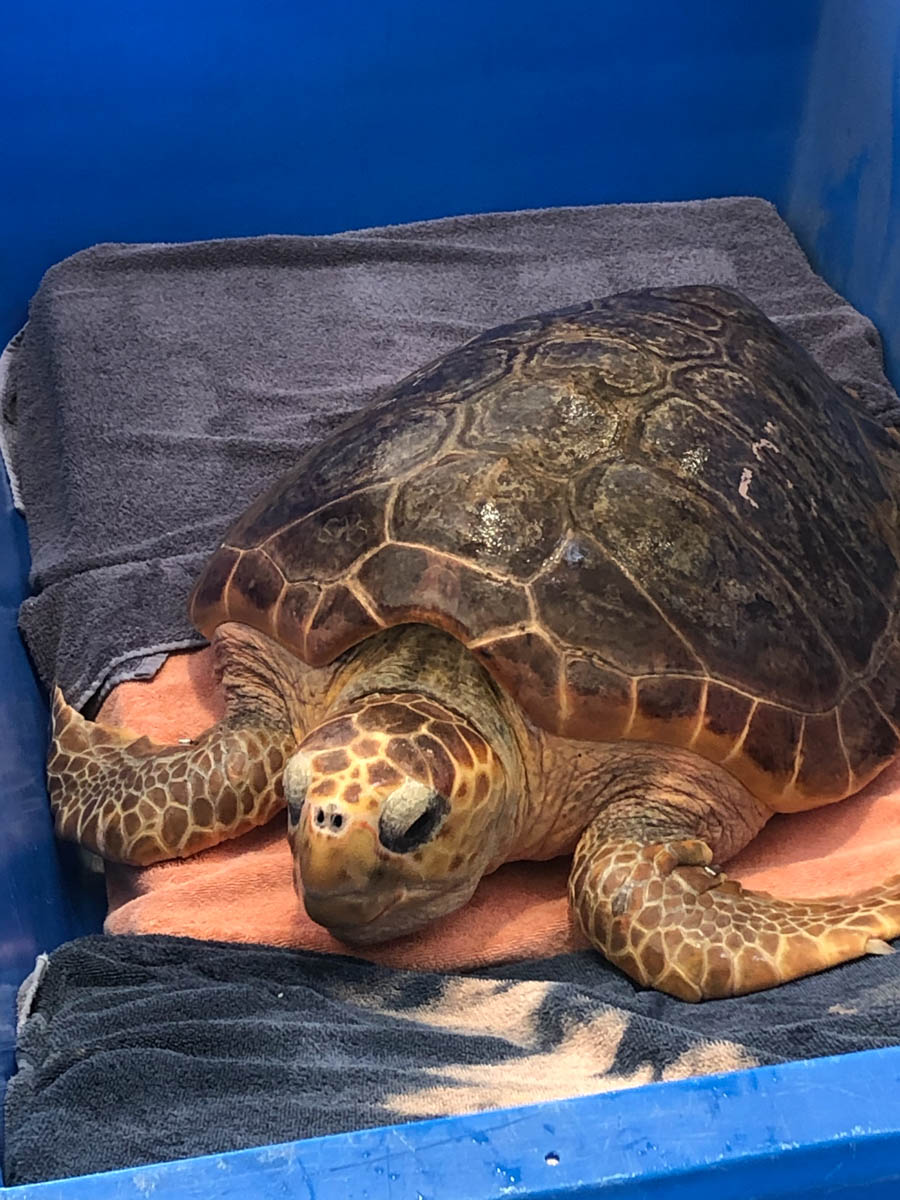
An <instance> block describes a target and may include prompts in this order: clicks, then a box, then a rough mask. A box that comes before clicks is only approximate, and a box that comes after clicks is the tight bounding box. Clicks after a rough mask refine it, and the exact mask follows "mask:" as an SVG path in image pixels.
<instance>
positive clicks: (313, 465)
mask: <svg viewBox="0 0 900 1200" xmlns="http://www.w3.org/2000/svg"><path fill="white" fill-rule="evenodd" d="M898 446H900V441H898V437H897V434H896V433H895V431H893V430H892V429H887V430H886V429H884V428H882V427H881V426H880V425H878V424H876V423H875V422H873V421H872V420H871V419H870V418H869V417H867V415H866V413H865V412H864V411H863V410H862V408H861V406H860V405H859V404H857V403H856V402H855V401H854V400H853V399H852V398H851V397H849V396H848V395H847V394H846V393H845V392H843V391H842V390H841V389H840V388H839V387H838V386H837V385H836V384H835V383H833V382H832V381H831V380H830V379H828V378H827V377H826V375H825V374H823V372H822V371H821V370H820V369H819V367H818V366H817V365H816V364H815V362H814V361H813V360H812V359H811V358H810V356H809V355H808V354H807V353H806V352H805V351H804V350H802V349H801V348H800V347H799V346H798V345H797V344H796V343H795V342H793V341H792V340H791V339H790V338H789V337H787V336H786V335H785V334H784V333H782V332H781V331H780V330H779V329H778V328H777V327H776V326H775V325H774V324H772V323H771V322H770V321H769V320H768V319H767V318H766V317H765V316H764V315H763V314H762V313H761V312H760V311H759V309H758V308H756V307H755V306H754V305H753V304H751V303H749V302H748V301H747V300H745V299H744V298H742V297H741V296H739V295H737V294H735V293H733V292H731V291H727V290H723V289H720V288H716V287H699V286H691V287H680V288H668V289H653V290H646V291H635V292H629V293H624V294H622V295H617V296H613V297H611V298H608V299H604V300H599V301H593V302H589V303H584V304H578V305H576V306H574V307H571V308H566V309H562V310H561V311H558V312H553V313H549V314H543V315H539V316H533V317H528V318H526V319H524V320H520V321H516V322H514V323H512V324H508V325H504V326H502V327H500V328H497V329H492V330H490V331H488V332H487V333H484V334H482V335H480V336H478V337H475V338H474V339H473V340H471V341H469V342H467V343H466V344H465V345H463V346H462V347H460V348H459V349H456V350H454V351H452V352H451V353H449V354H447V355H446V356H445V357H443V358H441V359H439V360H438V361H436V362H434V363H432V364H430V365H428V366H426V367H425V368H423V369H422V370H419V371H417V372H415V373H414V374H413V375H411V376H409V377H408V378H407V379H405V380H404V381H403V382H401V383H400V384H399V385H398V386H396V387H394V388H392V389H391V390H390V392H389V393H388V394H387V395H386V397H385V398H383V399H381V400H380V401H379V402H377V403H376V404H375V405H373V406H372V407H370V408H368V409H366V410H365V411H363V412H361V413H359V414H358V415H357V416H356V417H355V418H354V419H353V420H351V421H350V422H349V423H348V424H347V425H346V426H344V427H343V428H342V429H341V430H340V431H339V432H338V433H336V434H335V435H334V436H332V437H331V438H329V439H328V440H327V441H325V442H323V443H322V444H321V445H319V446H317V447H316V448H314V449H313V450H311V451H310V452H309V453H307V454H306V455H304V457H303V458H302V459H301V461H300V463H299V465H298V466H297V467H296V469H295V470H293V471H292V472H291V473H290V474H288V475H287V476H285V477H284V478H282V479H281V480H279V481H278V482H277V483H276V484H275V485H274V486H273V487H271V488H270V489H269V490H268V491H267V492H266V493H265V494H264V495H263V496H262V497H261V498H260V499H258V500H257V501H256V502H255V503H254V504H253V505H252V506H251V507H250V509H249V510H248V511H247V513H246V514H245V515H244V516H243V517H242V518H241V519H240V520H239V521H238V522H237V524H235V525H234V527H233V528H232V529H231V531H230V532H229V534H228V535H227V537H226V539H225V541H224V542H223V543H222V544H221V546H220V547H219V548H218V549H217V550H216V551H215V553H214V554H213V555H212V557H211V558H210V560H209V561H208V563H207V565H206V567H205V569H204V571H203V573H202V575H201V576H200V579H199V580H198V582H197V584H196V586H195V589H194V591H193V594H192V598H191V610H190V611H191V616H192V620H193V621H194V624H195V625H196V627H197V628H198V629H199V630H200V631H201V632H202V633H203V634H204V635H205V636H206V637H208V638H209V639H211V641H212V644H213V646H214V650H215V654H216V661H217V664H218V668H219V671H220V675H221V679H222V682H223V685H224V688H225V693H226V697H227V715H226V717H225V719H224V720H223V721H221V722H220V723H219V724H218V725H216V726H215V727H214V728H212V729H210V730H209V731H208V732H207V733H206V734H204V735H203V736H202V737H201V738H200V739H199V740H197V741H196V742H195V743H194V744H192V745H189V746H182V745H178V746H158V745H154V744H152V743H151V742H150V741H149V740H148V739H146V738H140V739H138V740H135V739H134V737H133V736H129V735H128V734H126V733H124V732H121V731H116V730H109V729H105V728H102V727H100V726H98V725H96V724H92V723H90V722H87V721H85V720H84V719H83V718H82V717H81V716H80V715H79V714H78V713H76V712H75V711H74V710H72V709H71V708H70V707H68V706H67V705H66V704H65V702H64V700H63V697H62V695H61V694H60V693H59V692H58V691H57V692H56V695H55V698H54V712H53V720H54V738H53V746H52V749H51V756H50V761H49V784H50V795H51V800H52V804H53V808H54V811H55V814H56V822H57V828H58V831H59V833H60V834H61V835H62V836H63V837H65V838H70V839H74V840H76V841H78V842H80V843H82V844H83V845H85V846H88V847H90V848H92V849H93V850H95V851H96V852H98V853H99V854H101V855H103V856H104V857H106V858H108V859H114V860H118V861H123V862H129V863H136V864H145V863H151V862H154V861H157V860H160V859H166V858H176V857H183V856H186V855H189V854H193V853H195V852H196V851H199V850H203V849H204V848H205V847H208V846H211V845H213V844H215V843H216V842H219V841H221V840H223V839H225V838H229V837H236V836H238V835H239V834H241V833H243V832H245V831H246V830H248V829H249V828H251V827H252V826H255V825H259V824H261V823H263V822H265V821H268V820H269V818H270V817H271V816H272V815H273V814H274V813H275V812H277V811H278V810H279V809H280V808H281V807H282V806H283V805H284V804H285V801H286V803H287V809H288V837H289V839H290V842H291V845H292V848H293V854H294V863H295V871H294V874H295V883H296V886H297V888H298V891H299V893H300V894H301V895H302V896H303V899H304V901H305V905H306V909H307V911H308V913H309V914H310V916H311V917H312V918H313V919H314V920H316V921H318V922H320V923H321V924H322V925H324V926H326V927H327V928H328V929H330V930H331V931H332V932H333V933H334V934H335V935H336V936H337V937H338V938H340V939H342V940H344V941H345V942H350V943H354V942H355V943H370V942H376V941H380V940H384V939H388V938H392V937H395V936H397V935H401V934H404V933H408V932H410V931H412V930H415V929H418V928H419V927H421V926H422V925H423V924H425V923H426V922H428V921H429V920H431V919H432V918H435V917H438V916H440V915H441V914H444V913H448V912H450V911H452V910H453V909H456V908H458V907H459V906H460V905H462V904H464V903H465V902H466V901H467V900H468V899H469V897H470V896H471V895H472V893H473V891H474V889H475V887H476V885H477V884H478V881H479V879H480V878H481V877H482V876H483V875H484V874H485V873H487V872H490V871H493V870H495V869H496V868H497V867H498V866H499V865H500V864H501V863H503V862H504V861H506V860H510V859H546V858H550V857H552V856H555V855H561V854H567V853H570V852H571V851H573V850H574V855H575V857H574V865H573V869H572V873H571V879H570V885H569V893H570V898H571V903H572V905H573V908H574V911H575V912H576V914H577V917H578V920H579V922H580V924H581V927H582V928H583V930H584V932H585V934H586V935H587V937H588V938H589V939H590V941H591V942H592V943H593V945H595V946H596V947H598V948H599V949H600V950H601V951H602V952H603V953H604V954H605V955H606V957H607V958H609V959H611V960H612V961H613V962H614V963H616V964H617V965H618V966H619V967H621V968H622V969H623V970H624V971H626V972H627V973H628V974H629V975H630V976H632V977H633V978H634V979H635V980H637V981H638V982H639V983H641V984H644V985H651V986H653V987H656V988H659V989H661V990H663V991H666V992H669V993H671V994H672V995H675V996H679V997H682V998H684V999H686V1000H698V999H701V998H703V997H714V996H726V995H734V994H739V993H742V992H749V991H754V990H756V989H759V988H765V987H769V986H771V985H773V984H775V983H778V982H781V981H783V980H788V979H792V978H796V977H798V976H801V975H804V974H808V973H810V972H813V971H817V970H820V969H822V968H824V967H827V966H830V965H832V964H834V963H838V962H841V961H844V960H847V959H851V958H855V957H858V956H860V955H863V954H865V953H867V952H868V951H878V950H884V949H887V947H885V946H884V943H883V941H882V940H881V939H885V938H890V937H894V936H897V935H898V934H900V877H895V878H893V879H891V880H890V881H888V882H887V883H885V884H883V885H882V886H880V887H875V888H872V889H871V890H869V891H866V892H864V893H861V894H858V895H855V896H852V897H847V898H832V899H827V900H816V901H782V900H776V899H773V898H771V897H769V896H766V895H762V894H754V893H750V892H747V891H744V890H743V889H742V888H741V887H740V886H739V885H738V884H736V883H735V882H733V881H730V880H728V879H727V878H726V877H725V875H723V874H722V873H721V872H720V870H719V869H718V867H717V866H714V865H713V864H714V863H720V862H723V861H725V860H727V859H729V858H730V857H731V856H732V855H734V854H735V853H737V851H739V850H740V849H741V848H742V847H743V846H745V845H746V844H747V843H748V842H749V841H750V839H751V838H753V837H754V835H755V834H756V833H757V832H758V830H759V829H760V828H761V827H762V826H763V825H764V823H765V822H766V820H767V819H768V817H769V816H770V815H771V814H772V813H774V812H793V811H797V810H800V809H809V808H814V807H816V806H819V805H823V804H828V803H831V802H833V801H837V800H840V799H842V798H843V797H845V796H848V795H850V794H851V793H853V792H856V791H858V790H859V789H860V788H861V787H862V786H863V785H864V784H866V783H867V782H868V781H869V780H871V779H872V778H873V777H874V776H875V775H876V774H877V773H878V772H879V771H880V770H881V769H882V768H883V767H884V766H885V765H886V764H887V763H889V762H890V761H891V760H892V759H893V758H894V757H895V755H896V754H897V751H898V745H900V735H898V729H900V690H898V688H900V645H898V640H897V633H898V616H897V614H898V603H897V595H898V551H900V542H898V522H897V496H898V494H900V488H898V467H900V452H898Z"/></svg>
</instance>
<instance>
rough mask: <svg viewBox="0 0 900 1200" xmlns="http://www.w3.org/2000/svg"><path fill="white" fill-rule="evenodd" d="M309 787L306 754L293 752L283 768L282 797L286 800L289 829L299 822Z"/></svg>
mask: <svg viewBox="0 0 900 1200" xmlns="http://www.w3.org/2000/svg"><path fill="white" fill-rule="evenodd" d="M308 789H309V764H308V762H307V760H306V755H302V756H301V755H299V754H295V755H294V756H293V757H292V758H290V759H288V764H287V766H286V767H285V768H284V798H285V800H286V801H287V810H288V824H289V826H290V828H291V829H294V828H296V826H297V825H299V824H300V818H301V816H302V815H303V806H304V805H305V804H306V793H307V791H308Z"/></svg>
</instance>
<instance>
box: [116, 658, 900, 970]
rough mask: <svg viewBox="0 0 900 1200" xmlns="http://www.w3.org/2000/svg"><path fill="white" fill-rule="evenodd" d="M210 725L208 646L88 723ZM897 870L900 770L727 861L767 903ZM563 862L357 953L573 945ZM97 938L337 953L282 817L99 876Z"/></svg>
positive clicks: (489, 955)
mask: <svg viewBox="0 0 900 1200" xmlns="http://www.w3.org/2000/svg"><path fill="white" fill-rule="evenodd" d="M220 715H221V700H220V695H219V692H218V689H217V685H216V683H215V679H214V676H213V673H212V661H211V654H210V652H209V651H208V650H199V651H191V652H188V653H183V654H175V655H172V656H171V657H170V658H169V659H168V660H167V662H166V664H165V665H164V666H163V668H162V669H161V671H160V672H159V674H158V675H157V676H156V678H155V679H154V680H152V681H151V682H129V683H124V684H120V685H119V686H118V687H117V688H116V689H115V690H114V691H113V692H112V693H111V694H110V696H109V697H108V698H107V700H106V702H105V703H104V705H103V707H102V709H101V711H100V714H99V716H98V719H99V720H102V721H104V722H106V723H108V724H112V725H120V726H121V725H124V726H127V727H128V728H130V729H133V730H135V731H136V732H138V733H145V734H148V735H149V736H151V737H153V738H154V739H156V740H158V741H163V742H173V741H176V740H177V739H178V738H179V737H193V736H196V735H197V734H199V733H200V732H201V731H202V730H203V729H205V728H206V727H207V726H208V725H210V724H211V723H212V722H214V721H215V720H217V719H218V717H219V716H220ZM898 861H900V765H895V766H894V767H891V768H889V769H888V770H887V771H886V772H885V773H884V774H883V775H881V776H880V777H879V778H878V779H877V780H875V781H874V783H872V784H870V785H869V787H867V788H866V789H865V791H863V792H861V793H860V794H859V795H858V796H855V797H852V798H850V799H849V800H845V801H843V802H842V803H840V804H836V805H832V806H830V807H828V808H824V809H817V810H815V811H813V812H808V813H798V814H792V815H790V816H777V817H774V818H773V819H772V820H771V821H770V823H769V824H768V825H767V826H766V828H765V829H764V830H763V831H762V833H761V834H760V835H759V836H758V837H757V838H756V839H755V841H754V842H752V843H751V845H750V846H748V847H747V849H746V850H744V851H743V852H742V853H741V854H740V855H738V856H737V858H735V859H733V860H732V861H731V863H729V864H728V871H729V874H730V875H732V876H733V877H734V878H736V879H739V880H740V881H741V882H742V883H743V884H745V885H747V886H749V887H754V888H757V889H760V890H763V891H770V892H772V893H773V894H775V895H777V896H782V897H789V896H823V895H829V894H833V893H844V892H852V891H856V890H858V889H862V888H865V887H869V886H871V885H872V884H873V883H876V882H878V881H879V880H880V879H882V878H886V877H888V876H889V875H891V874H894V873H895V872H896V864H897V862H898ZM568 870H569V861H568V860H567V859H555V860H553V861H552V862H544V863H508V864H506V865H505V866H503V867H501V868H500V869H499V870H498V871H496V872H495V873H494V874H493V875H489V876H487V877H486V878H485V879H484V880H482V882H481V884H480V886H479V887H478V890H477V891H476V893H475V895H474V897H473V898H472V900H470V901H469V903H468V904H467V905H465V906H464V908H462V909H460V910H458V911H457V912H456V913H452V914H450V915H449V916H448V917H445V918H443V919H441V920H439V921H436V922H434V923H433V924H432V925H431V926H429V927H428V928H427V929H424V930H422V931H421V932H419V933H417V934H414V935H412V936H409V937H405V938H399V939H396V940H395V941H393V942H390V943H388V944H386V945H383V946H375V947H364V948H354V949H353V953H354V954H355V955H357V956H358V957H363V958H367V959H369V960H371V961H373V962H379V963H382V964H384V965H389V966H398V967H417V968H420V969H428V970H443V969H448V970H452V969H463V968H467V967H480V966H486V965H489V964H492V963H503V962H513V961H517V960H521V959H527V958H541V957H545V956H549V955H553V954H559V953H560V952H563V951H568V950H577V949H580V948H583V947H584V946H585V945H586V942H585V940H584V938H583V937H582V935H581V934H580V932H579V931H578V930H577V929H576V928H575V926H574V924H573V922H572V920H571V916H570V912H569V905H568V900H567V896H566V881H567V878H568ZM107 879H108V890H109V899H110V912H109V916H108V918H107V921H106V926H105V928H106V931H107V932H108V933H116V934H123V933H166V934H176V935H181V936H185V937H195V938H208V939H211V940H215V941H231V942H258V943H264V944H267V945H273V946H284V947H291V948H295V949H307V950H318V951H327V952H334V953H347V947H346V946H344V945H343V944H342V943H340V942H338V941H336V940H335V939H334V938H332V937H331V935H330V934H329V933H327V932H326V930H324V929H323V928H322V927H321V926H319V925H316V924H315V923H314V922H312V921H311V920H310V919H309V918H308V917H307V916H306V913H305V911H304V909H303V906H302V904H301V903H300V902H299V900H298V899H297V897H296V895H295V893H294V890H293V885H292V882H291V854H290V849H289V847H288V844H287V839H286V837H285V818H284V815H283V814H279V815H278V816H277V817H276V818H275V819H274V820H272V821H271V822H269V824H268V825H266V826H264V827H262V828H261V829H257V830H254V831H253V832H252V833H249V834H246V835H245V836H244V837H241V838H238V839H236V840H234V841H231V842H225V843H223V844H222V845H220V846H217V847H215V848H214V849H212V850H207V851H206V852H205V853H203V854H198V855H196V856H194V857H193V858H190V859H186V860H182V861H176V862H169V863H160V864H157V865H156V866H152V867H146V868H143V869H135V868H129V867H121V866H118V865H111V866H110V867H108V869H107Z"/></svg>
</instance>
